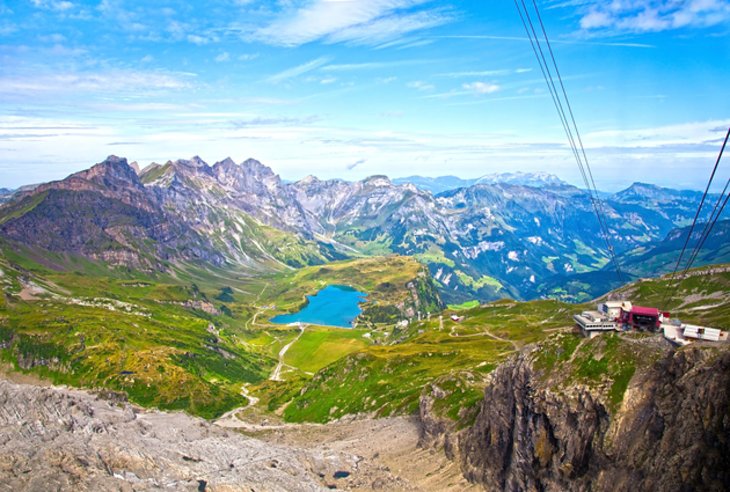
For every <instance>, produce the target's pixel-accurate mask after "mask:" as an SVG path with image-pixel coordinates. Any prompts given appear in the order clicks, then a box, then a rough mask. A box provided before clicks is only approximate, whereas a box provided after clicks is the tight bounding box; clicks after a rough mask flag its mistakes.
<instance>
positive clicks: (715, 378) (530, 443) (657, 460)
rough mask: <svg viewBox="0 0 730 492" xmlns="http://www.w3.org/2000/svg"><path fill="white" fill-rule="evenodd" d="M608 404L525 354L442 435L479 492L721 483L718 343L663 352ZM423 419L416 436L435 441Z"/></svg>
mask: <svg viewBox="0 0 730 492" xmlns="http://www.w3.org/2000/svg"><path fill="white" fill-rule="evenodd" d="M424 403H428V402H427V401H426V402H424V401H422V413H423V411H426V412H427V410H428V408H427V405H424ZM609 408H610V405H609V404H608V402H607V401H606V398H605V393H602V392H600V391H597V390H592V389H590V388H588V387H585V386H581V385H574V386H572V387H567V388H566V387H562V388H555V387H553V386H551V384H550V382H549V381H546V380H544V378H542V377H541V373H540V371H538V370H536V369H535V367H534V357H533V354H531V353H529V352H526V353H523V354H521V355H520V356H519V357H516V358H515V359H513V360H512V361H510V362H508V363H506V364H504V365H502V366H500V367H499V368H498V369H496V370H495V372H494V373H493V374H492V380H491V383H490V384H489V385H488V387H487V388H486V390H485V396H484V400H483V403H482V405H481V410H480V413H479V415H478V417H477V419H476V421H475V423H474V425H473V426H472V427H470V428H468V429H466V430H464V431H461V432H459V433H452V434H451V435H450V436H448V438H447V439H446V442H449V441H450V442H454V441H455V442H456V443H457V444H456V446H455V447H456V448H457V449H456V450H455V452H453V453H452V454H453V455H454V456H456V459H457V460H459V461H460V463H461V467H462V471H463V472H464V474H465V476H466V477H467V479H469V480H470V481H472V482H477V483H480V484H482V485H483V486H484V487H485V488H486V489H487V490H554V491H565V490H571V491H572V490H574V491H583V490H592V491H614V490H626V491H629V490H631V491H644V490H646V491H649V490H652V491H654V490H656V491H664V490H717V491H719V490H728V489H730V468H729V467H728V466H727V457H728V456H730V351H728V350H727V348H722V349H715V348H708V347H690V348H687V349H683V350H678V351H676V352H671V353H668V354H667V355H665V356H663V357H661V358H660V359H659V360H658V362H656V363H655V364H653V365H651V366H650V368H649V369H648V370H645V371H640V372H637V373H636V374H635V375H634V377H633V379H632V380H631V383H630V385H629V387H628V390H627V391H626V394H625V395H624V398H623V402H622V403H621V405H620V408H618V409H617V410H615V411H614V412H613V413H612V412H610V411H609V410H608V409H609ZM422 421H423V422H424V423H425V424H426V426H425V428H424V437H423V438H422V441H423V442H426V443H427V442H429V441H430V442H433V441H434V440H436V439H438V434H439V433H440V432H443V429H442V428H441V426H440V423H439V422H438V420H434V419H423V418H422ZM429 423H430V424H433V425H431V426H429Z"/></svg>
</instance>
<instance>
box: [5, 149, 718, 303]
mask: <svg viewBox="0 0 730 492" xmlns="http://www.w3.org/2000/svg"><path fill="white" fill-rule="evenodd" d="M424 183H426V184H428V183H430V185H429V186H431V188H432V189H433V190H434V191H436V190H438V189H443V188H445V187H451V186H458V187H456V188H452V189H448V190H446V191H443V192H441V193H436V194H434V193H433V192H431V191H429V190H427V189H423V188H425V187H427V186H426V185H425V184H424ZM701 196H702V194H701V193H700V192H696V191H677V190H672V189H668V188H660V187H657V186H654V185H650V184H644V183H635V184H634V185H632V186H630V187H629V188H627V189H626V190H623V191H620V192H618V193H614V194H610V195H606V196H605V198H604V199H603V200H602V202H601V205H600V206H601V209H602V212H603V215H604V217H605V221H606V225H607V227H608V230H609V233H610V235H611V241H612V244H613V247H614V248H615V251H616V253H617V255H618V256H619V258H620V259H621V262H622V263H623V264H624V269H625V274H626V275H625V278H624V279H619V278H617V276H616V274H615V272H614V270H613V265H612V264H610V263H609V257H608V253H607V248H606V242H605V239H604V238H603V236H602V235H601V233H600V228H599V226H598V222H597V220H596V218H595V215H594V211H593V205H592V203H591V200H590V196H589V194H588V192H586V191H585V190H581V189H579V188H576V187H574V186H571V185H569V184H567V183H565V182H563V181H561V180H559V179H558V178H556V177H555V176H552V175H548V174H527V173H513V174H506V175H492V176H484V177H482V178H479V179H477V180H459V179H458V178H454V177H445V178H435V179H432V181H428V180H427V179H426V178H416V177H414V178H405V179H400V180H395V181H391V180H390V179H389V178H388V177H386V176H371V177H369V178H366V179H364V180H362V181H357V182H347V181H343V180H320V179H318V178H316V177H314V176H308V177H307V178H304V179H302V180H300V181H297V182H294V183H286V182H284V181H282V180H281V178H280V177H279V176H278V175H276V174H275V173H274V172H273V171H272V170H271V169H270V168H269V167H267V166H265V165H263V164H261V163H260V162H258V161H256V160H254V159H248V160H246V161H243V162H241V163H240V164H239V163H236V162H234V161H233V160H232V159H230V158H227V159H224V160H222V161H220V162H217V163H215V164H213V165H208V164H207V163H206V162H204V161H203V160H202V159H200V158H199V157H193V158H191V159H181V160H176V161H168V162H166V163H164V164H151V165H149V166H147V167H146V168H144V169H142V170H139V171H138V170H137V168H136V165H135V166H132V165H130V164H129V163H128V162H127V160H126V159H124V158H120V157H116V156H110V157H109V158H107V159H106V160H104V161H103V162H101V163H99V164H96V165H94V166H93V167H91V168H90V169H88V170H86V171H82V172H79V173H76V174H73V175H71V176H69V177H68V178H66V179H64V180H61V181H55V182H50V183H45V184H42V185H38V186H36V187H32V188H26V189H23V190H19V191H18V192H16V193H15V194H13V195H12V196H11V198H10V199H9V200H8V202H7V203H5V204H4V205H3V206H2V207H1V208H0V237H2V238H4V239H5V240H6V241H10V243H11V244H13V245H15V246H16V247H22V248H29V249H30V250H38V251H46V252H53V253H56V254H61V255H68V254H71V255H80V256H83V257H87V258H91V259H94V260H100V261H104V262H107V263H108V264H110V265H113V266H121V267H130V268H135V269H142V270H147V271H155V270H164V269H166V268H169V267H170V265H172V264H174V263H176V262H203V263H206V264H210V265H213V266H219V267H220V266H225V265H233V264H235V265H237V266H239V267H240V266H243V267H245V268H249V269H251V270H253V271H276V270H285V269H290V268H297V267H301V266H305V265H315V264H322V263H325V262H328V261H331V260H336V259H344V258H347V257H358V256H369V255H380V254H391V253H393V254H401V255H407V256H415V257H416V258H417V259H419V260H420V261H421V262H422V263H424V264H426V265H427V266H428V268H429V271H430V272H431V275H432V276H433V277H434V279H435V280H436V281H437V282H438V286H439V289H440V291H441V294H442V297H443V298H444V300H446V301H447V302H450V303H458V302H463V301H466V300H470V299H478V300H482V301H486V300H494V299H498V298H501V297H512V298H514V299H518V300H519V299H534V298H539V297H557V298H562V299H566V300H578V301H582V300H587V299H588V298H591V297H593V296H595V295H598V294H601V293H603V292H606V291H608V290H610V289H612V288H614V287H616V286H618V285H619V284H620V283H621V282H622V281H624V282H625V281H628V280H630V279H631V278H634V277H635V276H643V275H646V274H659V273H662V272H664V271H666V270H667V269H669V268H670V263H671V260H670V257H672V254H673V253H674V252H675V250H676V249H677V248H679V247H681V246H680V245H679V242H680V241H678V240H677V237H678V236H679V235H681V228H682V227H686V226H687V225H688V224H689V223H690V222H691V220H692V217H693V216H694V213H695V211H696V208H697V205H698V203H699V201H700V199H701ZM710 199H714V197H710ZM721 229H722V228H721ZM723 246H724V243H723V242H722V241H719V242H718V241H710V242H709V243H708V244H707V248H708V249H711V250H709V251H705V252H703V254H702V255H700V261H701V262H703V261H705V260H707V261H710V260H711V261H723V260H727V259H728V255H729V254H730V252H728V250H727V248H723ZM659 254H662V255H665V260H667V261H659V262H653V261H649V259H650V258H652V257H655V256H657V255H659ZM41 256H44V255H41ZM45 258H46V260H45V261H46V262H53V261H54V260H52V257H51V256H48V255H45ZM699 264H701V263H698V265H699ZM649 267H651V268H654V269H655V270H654V271H649ZM586 278H590V282H586V281H585V279H586ZM566 286H569V288H566Z"/></svg>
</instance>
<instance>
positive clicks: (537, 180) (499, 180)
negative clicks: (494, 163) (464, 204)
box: [393, 172, 569, 195]
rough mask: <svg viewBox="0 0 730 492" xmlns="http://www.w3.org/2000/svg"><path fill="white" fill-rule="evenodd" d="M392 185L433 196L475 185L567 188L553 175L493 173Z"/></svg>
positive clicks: (418, 179) (408, 179)
mask: <svg viewBox="0 0 730 492" xmlns="http://www.w3.org/2000/svg"><path fill="white" fill-rule="evenodd" d="M393 183H394V184H408V183H410V184H412V185H414V186H415V187H416V188H418V189H420V190H426V191H430V192H431V193H433V194H434V195H437V194H439V193H443V192H444V191H449V190H455V189H458V188H466V187H469V186H473V185H475V184H511V185H518V186H532V187H534V188H544V187H555V186H563V185H565V186H569V185H568V183H566V182H565V181H562V180H561V179H560V178H558V177H557V176H555V175H553V174H548V173H524V172H514V173H494V174H485V175H484V176H482V177H479V178H473V179H462V178H458V177H456V176H439V177H437V178H431V177H424V176H409V177H406V178H395V179H393Z"/></svg>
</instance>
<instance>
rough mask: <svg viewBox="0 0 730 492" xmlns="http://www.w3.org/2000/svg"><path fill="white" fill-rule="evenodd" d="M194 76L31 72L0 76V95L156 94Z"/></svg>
mask: <svg viewBox="0 0 730 492" xmlns="http://www.w3.org/2000/svg"><path fill="white" fill-rule="evenodd" d="M194 79H195V74H192V73H180V72H176V73H166V72H138V71H130V70H113V71H107V72H86V73H85V72H67V73H35V74H33V76H32V77H28V76H19V75H15V76H6V77H2V76H0V93H11V94H27V95H31V94H56V93H68V92H102V91H103V92H106V93H119V92H138V91H144V92H159V91H164V90H177V89H186V88H190V87H192V86H193V81H194Z"/></svg>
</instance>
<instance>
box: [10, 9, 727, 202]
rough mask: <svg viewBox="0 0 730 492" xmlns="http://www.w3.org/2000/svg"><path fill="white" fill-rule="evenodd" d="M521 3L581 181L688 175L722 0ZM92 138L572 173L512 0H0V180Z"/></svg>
mask: <svg viewBox="0 0 730 492" xmlns="http://www.w3.org/2000/svg"><path fill="white" fill-rule="evenodd" d="M539 5H540V7H541V10H542V14H543V18H544V20H545V23H546V27H547V29H548V33H549V34H550V36H551V38H552V40H553V41H554V48H555V54H556V57H557V60H558V63H559V65H560V69H561V73H562V74H563V76H564V79H565V84H566V87H567V89H568V93H569V96H570V98H571V103H572V105H573V109H574V110H575V115H576V118H577V121H578V125H579V127H580V129H581V132H582V134H583V137H584V143H585V145H586V150H587V153H588V157H589V160H590V162H591V165H592V167H593V170H594V174H595V177H596V181H597V184H598V187H599V188H602V189H606V190H615V189H619V188H620V187H622V186H625V185H628V184H630V183H631V182H633V181H645V182H655V183H658V184H663V185H669V186H673V187H692V188H700V187H702V186H703V185H704V183H705V181H706V179H707V177H708V176H709V171H710V166H711V165H712V163H713V162H714V159H715V157H716V155H717V152H718V150H719V146H720V141H721V138H722V137H723V136H724V133H725V131H726V130H727V127H728V126H729V125H730V98H729V97H728V91H727V85H728V80H730V1H726V0H644V1H637V0H609V1H599V0H543V1H540V2H539ZM109 154H116V155H121V156H125V157H127V158H128V159H129V160H130V161H133V160H136V161H138V162H139V163H140V164H141V165H146V164H148V163H150V162H152V161H157V162H164V161H166V160H168V159H177V158H188V157H191V156H193V155H196V154H197V155H200V156H201V157H203V158H204V159H205V160H206V161H208V162H210V163H213V162H215V161H217V160H222V159H224V158H225V157H227V156H231V157H232V158H233V159H234V160H236V161H242V160H244V159H245V158H248V157H254V158H256V159H259V160H260V161H262V162H263V163H265V164H267V165H269V166H271V167H272V168H273V169H274V170H275V171H276V172H278V173H279V174H280V175H281V176H282V177H284V178H286V179H298V178H301V177H304V176H306V175H308V174H315V175H317V176H319V177H322V178H333V177H338V178H344V179H360V178H363V177H365V176H368V175H372V174H387V175H389V176H391V177H397V176H406V175H410V174H421V175H429V176H438V175H444V174H455V175H459V176H461V177H476V176H480V175H483V174H487V173H493V172H502V171H504V172H507V171H516V170H522V171H548V172H552V173H555V174H557V175H558V176H560V177H561V178H563V179H566V180H567V181H570V182H573V183H575V184H578V183H579V180H578V176H579V174H578V169H577V166H576V164H575V162H574V161H573V160H572V155H571V153H570V152H569V149H568V147H567V145H566V138H565V135H564V134H563V133H562V128H561V127H560V124H559V120H558V117H557V114H556V112H555V109H554V108H553V106H552V102H551V100H550V98H549V95H548V93H547V91H546V90H545V83H544V81H543V80H542V78H541V74H540V71H539V68H538V66H537V64H536V61H535V60H534V58H533V54H532V51H531V49H530V45H529V43H528V42H527V40H526V38H525V35H524V32H523V28H522V25H521V23H520V20H519V17H518V15H517V11H516V9H515V6H514V3H513V2H512V1H508V0H503V1H478V0H474V1H450V2H439V1H427V0H366V1H360V0H349V1H347V0H280V1H265V2H264V1H257V0H209V1H206V2H194V1H193V2H174V1H165V0H161V1H155V2H149V1H132V0H129V1H126V0H101V1H98V0H97V1H82V0H13V1H9V0H0V187H16V186H19V185H23V184H28V183H33V182H39V181H47V180H50V179H60V178H63V177H64V176H66V175H67V174H69V173H71V172H74V171H77V170H80V169H84V168H86V167H89V166H90V165H91V164H93V163H95V162H99V161H101V160H102V159H104V157H106V156H107V155H109ZM726 167H727V166H726ZM728 174H730V170H729V171H728V172H726V173H725V174H723V176H721V177H720V179H722V180H723V181H724V179H725V178H726V177H727V175H728Z"/></svg>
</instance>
